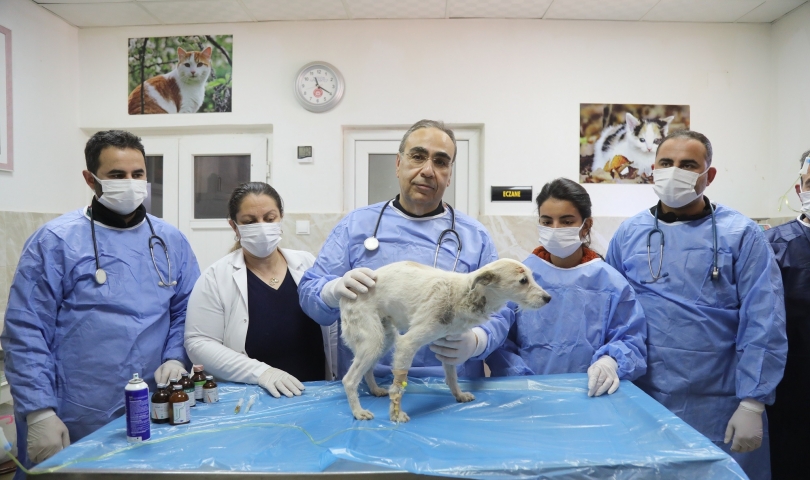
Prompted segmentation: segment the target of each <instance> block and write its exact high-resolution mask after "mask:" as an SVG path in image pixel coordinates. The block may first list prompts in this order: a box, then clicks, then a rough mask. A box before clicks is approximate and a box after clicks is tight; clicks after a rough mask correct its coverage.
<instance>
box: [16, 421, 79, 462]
mask: <svg viewBox="0 0 810 480" xmlns="http://www.w3.org/2000/svg"><path fill="white" fill-rule="evenodd" d="M26 422H27V423H28V445H27V447H28V458H29V459H30V460H31V461H32V462H34V463H40V462H44V461H45V460H47V459H49V458H51V457H52V456H54V455H55V454H56V453H58V452H59V451H60V450H62V449H63V448H65V447H67V446H68V445H70V434H69V433H68V429H67V427H66V426H65V424H64V423H62V420H60V419H59V417H57V416H56V413H55V412H54V411H53V409H51V408H47V409H44V410H37V411H36V412H33V413H29V414H28V416H27V417H26Z"/></svg>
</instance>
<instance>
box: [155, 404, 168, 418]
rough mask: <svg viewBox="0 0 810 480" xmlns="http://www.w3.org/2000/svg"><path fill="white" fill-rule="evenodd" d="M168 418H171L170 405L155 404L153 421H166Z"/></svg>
mask: <svg viewBox="0 0 810 480" xmlns="http://www.w3.org/2000/svg"><path fill="white" fill-rule="evenodd" d="M167 418H169V404H168V403H153V404H152V420H166V419H167Z"/></svg>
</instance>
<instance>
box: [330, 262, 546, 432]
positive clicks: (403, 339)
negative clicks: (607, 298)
mask: <svg viewBox="0 0 810 480" xmlns="http://www.w3.org/2000/svg"><path fill="white" fill-rule="evenodd" d="M376 273H377V280H376V283H375V285H374V287H373V288H371V289H369V291H368V292H367V293H364V294H359V295H358V297H357V299H355V300H350V299H347V298H342V299H341V300H340V312H341V321H342V329H343V333H342V335H341V337H342V338H343V342H344V343H345V344H346V345H347V346H348V347H349V348H350V349H351V350H352V352H353V353H354V359H353V360H352V364H351V366H350V367H349V371H348V372H347V373H346V375H345V376H344V377H343V387H344V388H345V389H346V396H347V397H348V400H349V407H351V410H352V414H353V415H354V418H356V419H358V420H371V419H372V418H374V415H373V414H372V413H371V412H369V411H368V410H364V409H363V408H362V407H361V405H360V400H359V398H358V393H357V387H358V386H359V385H360V380H361V379H362V377H365V379H366V383H367V384H368V387H369V390H370V391H371V393H372V394H373V395H375V396H378V397H382V396H385V395H389V397H390V398H391V404H390V407H389V416H390V418H391V420H392V421H394V422H397V423H399V422H407V421H408V420H410V418H409V417H408V415H407V414H406V413H405V412H403V411H402V410H401V408H400V402H401V400H402V394H403V393H404V391H405V388H404V387H405V385H406V382H405V379H406V377H407V374H408V369H409V368H410V367H411V362H413V357H414V355H415V354H416V351H417V350H418V349H419V348H420V347H422V346H423V345H426V344H429V343H431V342H433V341H435V340H438V339H440V338H443V337H446V336H448V335H454V334H460V333H463V332H465V331H466V330H468V329H470V328H472V327H475V326H477V325H480V324H482V323H484V322H486V321H487V320H489V315H490V314H491V313H493V312H497V311H498V310H500V309H501V308H502V307H503V306H504V305H505V304H506V302H507V301H513V302H515V303H517V304H518V305H520V306H521V307H522V308H526V309H536V308H540V307H542V306H544V305H545V304H547V303H548V302H549V301H551V296H550V295H549V294H548V293H547V292H546V291H545V290H543V289H542V288H540V286H539V285H538V284H537V282H535V281H534V278H533V277H532V272H531V270H529V268H528V267H526V266H525V265H523V264H522V263H520V262H517V261H515V260H509V259H501V260H497V261H495V262H492V263H490V264H488V265H486V266H484V267H481V268H480V269H478V270H476V271H474V272H471V273H467V274H463V273H453V272H446V271H443V270H438V269H435V268H431V267H428V266H425V265H422V264H419V263H415V262H397V263H392V264H390V265H386V266H384V267H381V268H379V269H377V271H376ZM400 332H402V333H400ZM391 347H394V361H393V369H392V370H393V373H394V383H393V384H392V385H391V387H390V388H389V389H388V390H387V391H386V390H385V389H383V388H380V387H379V386H377V382H376V381H375V379H374V365H376V364H377V361H378V360H379V359H380V358H381V357H382V356H383V355H385V354H386V353H387V352H388V351H389V350H390V349H391ZM443 367H444V373H445V383H447V385H448V386H449V387H450V392H451V393H452V394H453V396H454V397H455V398H456V400H457V401H459V402H470V401H472V400H475V396H474V395H473V394H471V393H468V392H462V391H461V388H460V387H459V385H458V376H457V373H456V367H455V366H454V365H447V364H443Z"/></svg>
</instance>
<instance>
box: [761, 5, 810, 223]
mask: <svg viewBox="0 0 810 480" xmlns="http://www.w3.org/2000/svg"><path fill="white" fill-rule="evenodd" d="M772 42H773V49H774V54H775V55H774V64H775V68H776V85H775V89H776V99H775V104H774V118H775V121H774V132H775V133H774V135H773V145H772V149H771V151H772V152H773V155H772V158H773V159H774V162H773V165H774V168H773V174H772V175H773V186H772V188H771V190H772V192H771V194H770V197H773V198H777V197H779V196H780V195H782V194H783V193H784V192H785V190H786V189H788V188H789V187H790V186H791V185H793V184H795V183H796V181H795V180H796V179H797V178H798V174H797V173H798V170H799V158H800V157H801V154H802V152H805V151H807V150H810V4H804V5H803V6H802V7H800V8H798V9H796V10H794V11H793V12H791V13H790V14H789V15H786V16H785V17H783V18H782V19H780V20H779V21H778V22H776V23H774V25H773V34H772ZM789 197H790V200H791V205H792V206H793V208H796V209H798V207H799V205H800V203H799V201H798V197H796V194H795V193H793V191H792V189H791V192H790V195H789ZM774 203H776V201H775V200H774ZM791 214H792V215H795V213H793V212H792V211H790V210H789V209H783V211H782V215H783V216H788V215H791Z"/></svg>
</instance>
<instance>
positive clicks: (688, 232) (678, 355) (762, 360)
mask: <svg viewBox="0 0 810 480" xmlns="http://www.w3.org/2000/svg"><path fill="white" fill-rule="evenodd" d="M716 175H717V169H715V168H714V167H712V144H711V142H709V139H708V138H706V136H705V135H703V134H701V133H698V132H694V131H691V130H679V131H677V132H672V133H670V134H669V135H667V137H666V138H664V140H663V141H662V142H661V144H660V145H659V146H658V151H657V152H656V155H655V170H654V171H653V176H654V178H655V187H654V188H653V190H654V191H655V194H656V195H657V196H658V198H659V199H660V202H658V203H657V204H656V205H654V206H653V207H652V208H650V209H649V210H644V211H642V212H641V213H639V214H637V215H635V216H634V217H632V218H630V219H628V220H626V221H625V222H624V223H622V224H621V226H620V227H619V229H618V231H617V232H616V234H615V235H614V236H613V238H612V239H611V241H610V246H609V247H608V251H607V255H605V260H606V261H607V262H608V263H609V264H610V265H611V266H613V267H614V268H616V270H618V271H619V273H621V274H622V275H624V276H625V277H626V278H627V280H628V282H630V285H631V286H632V287H633V289H634V290H635V291H636V296H637V298H638V301H639V303H641V306H642V308H643V309H644V315H645V317H647V373H645V374H644V375H642V376H641V377H639V378H638V379H637V380H634V381H633V382H634V383H635V384H636V385H637V386H638V387H639V388H641V389H642V390H644V392H646V393H647V394H649V395H650V396H651V397H653V398H654V399H656V400H657V401H658V402H660V403H661V404H662V405H664V406H665V407H667V408H668V409H669V410H670V411H672V412H673V413H675V414H676V415H678V416H679V417H680V418H681V419H682V420H683V421H685V422H686V423H688V424H689V425H691V426H692V427H694V428H695V430H697V431H698V432H700V433H702V434H703V435H705V436H706V437H708V438H709V440H711V441H712V442H714V443H715V444H716V445H717V446H718V447H720V448H722V449H723V450H725V451H726V452H728V453H729V454H730V455H731V456H732V457H733V458H734V459H735V460H736V461H737V463H739V464H740V466H741V467H742V468H743V470H744V471H745V473H746V474H747V475H748V476H749V477H750V478H751V479H768V478H770V465H769V463H768V459H769V455H768V430H767V422H766V420H767V417H766V416H765V415H764V414H763V411H764V410H765V404H769V403H773V401H774V390H775V388H776V384H778V383H779V380H780V379H781V378H782V372H783V371H784V368H785V356H786V350H787V339H786V337H785V307H784V304H783V296H782V279H781V278H780V276H779V269H778V268H777V266H776V262H774V255H773V252H772V251H771V248H770V246H769V245H768V242H767V240H766V239H765V236H764V235H763V233H762V231H761V230H760V228H759V226H758V225H757V224H756V223H754V222H753V221H752V220H751V219H749V218H747V217H745V216H744V215H743V214H741V213H740V212H737V211H735V210H733V209H731V208H729V207H726V206H725V205H720V204H713V203H711V202H709V199H708V198H707V197H706V196H705V195H704V192H705V190H706V188H707V187H708V186H709V185H710V184H711V183H712V182H713V181H714V178H715V176H716ZM760 446H763V448H760Z"/></svg>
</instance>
